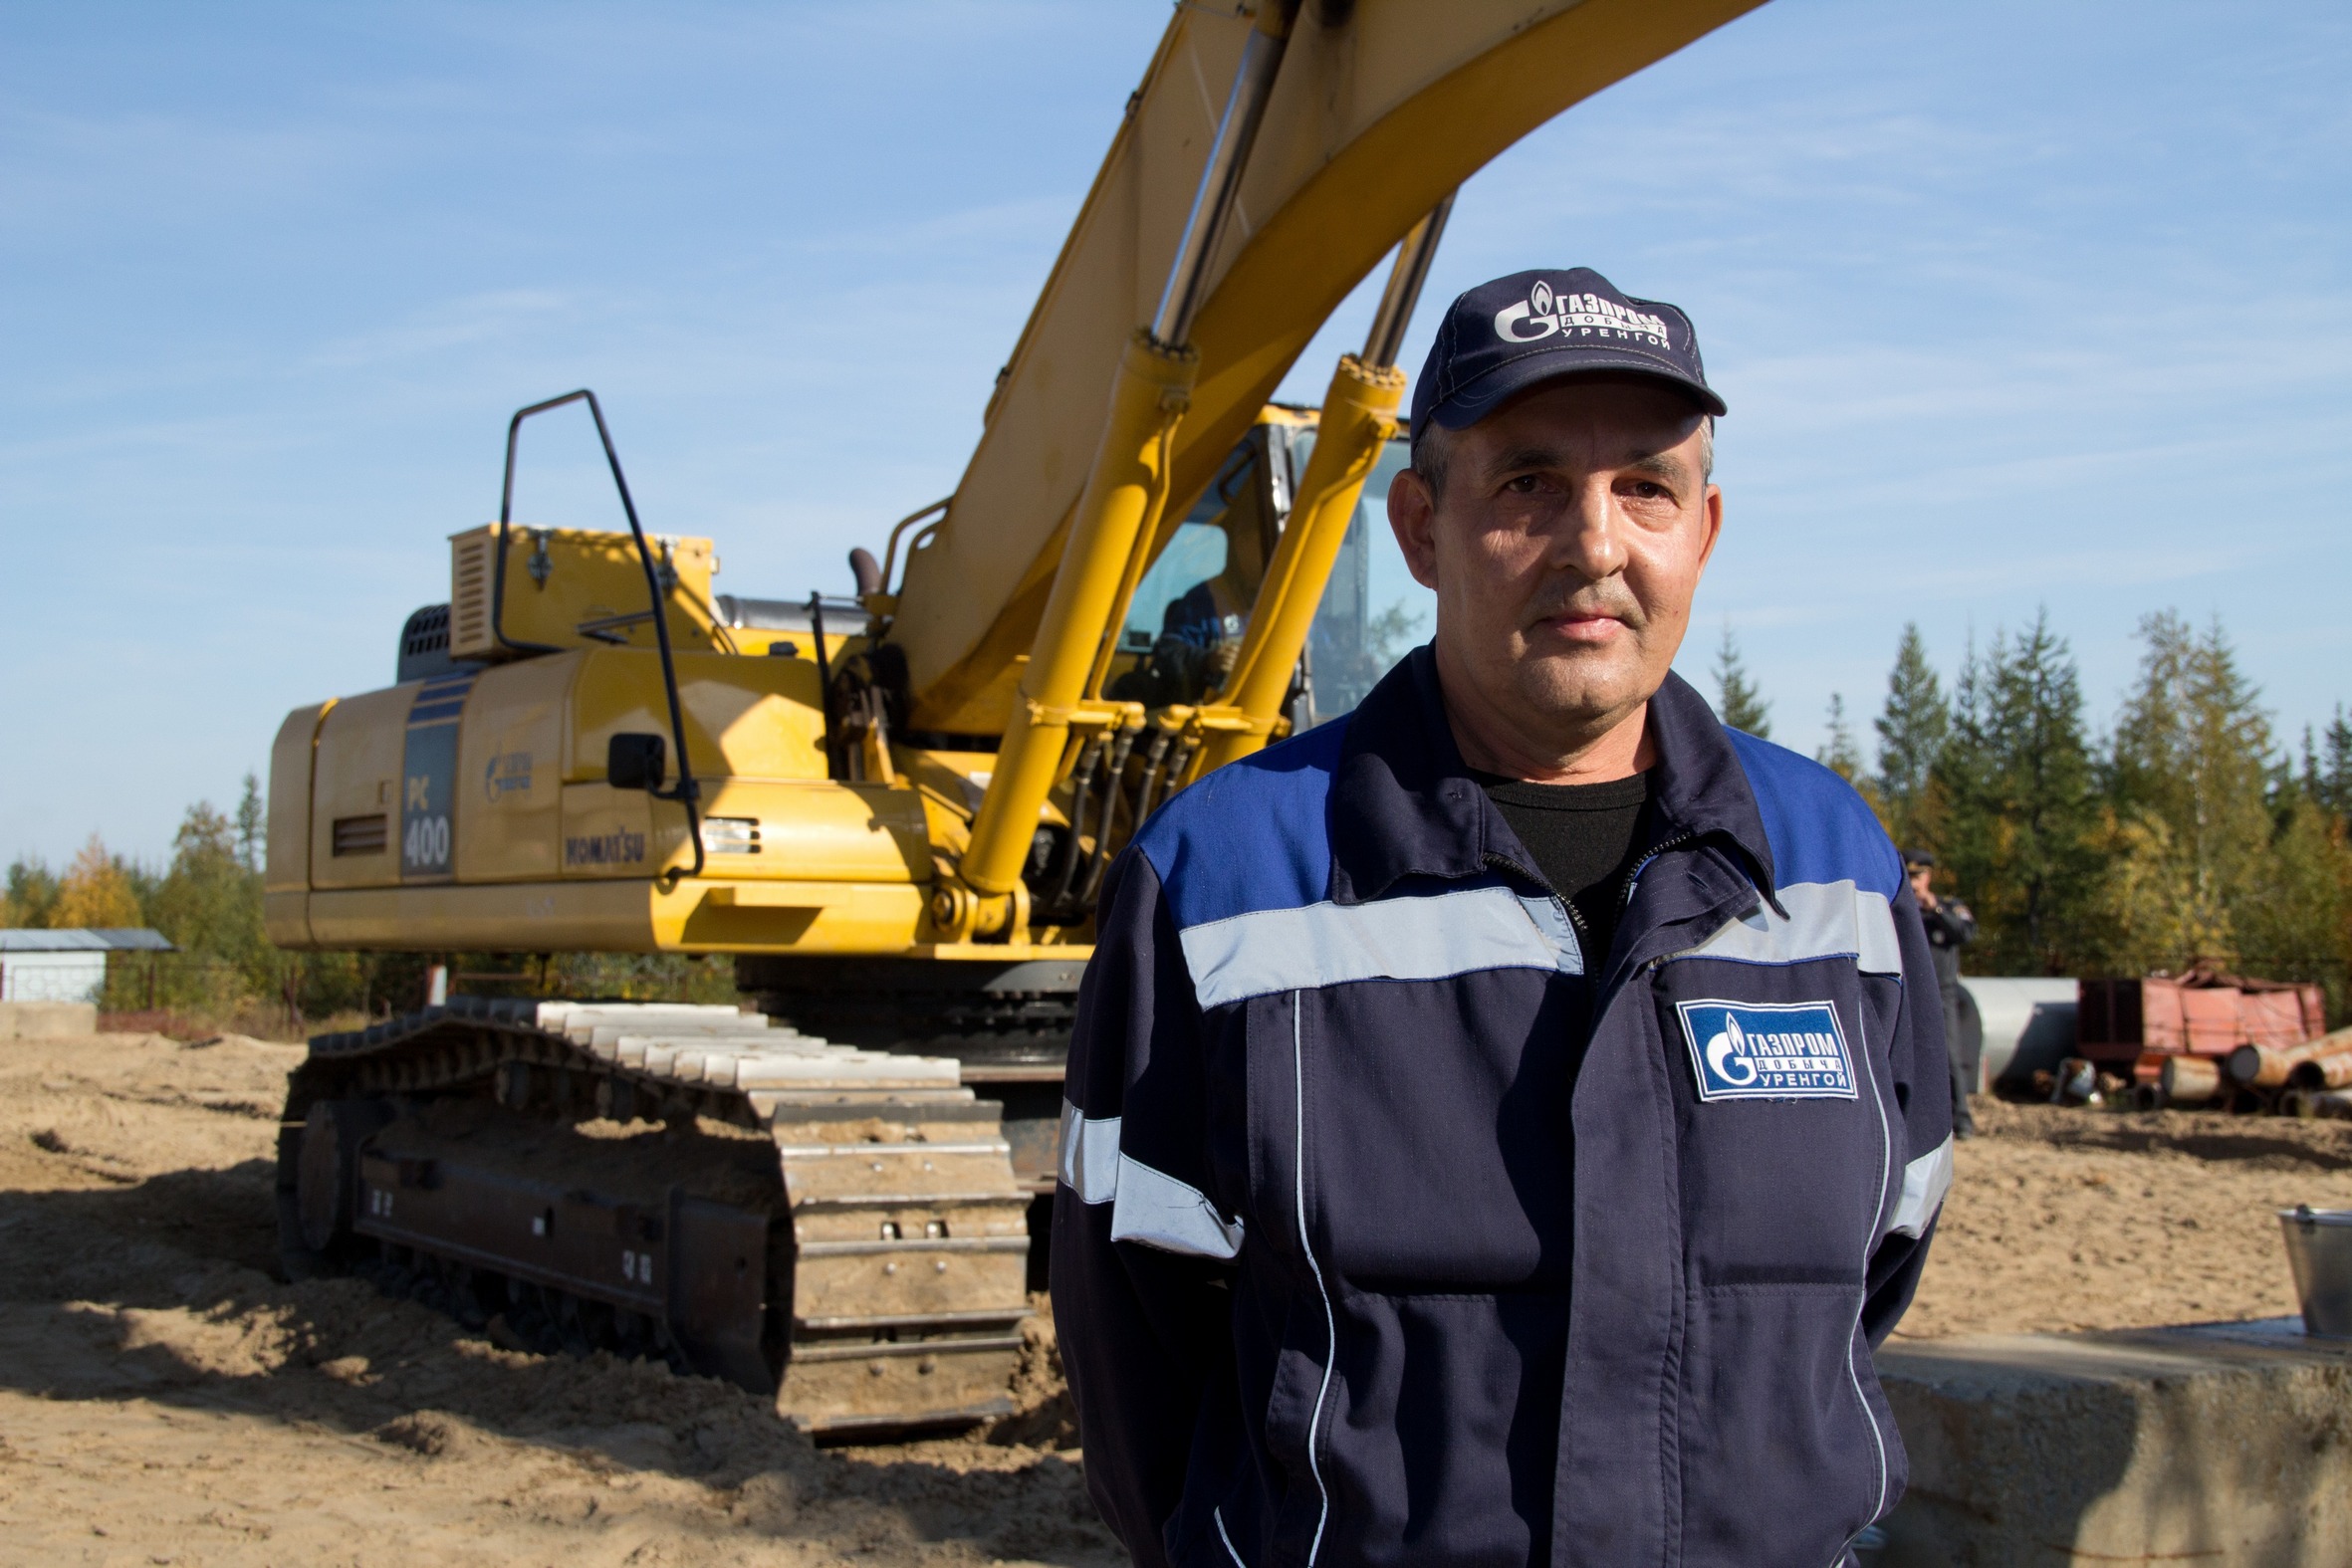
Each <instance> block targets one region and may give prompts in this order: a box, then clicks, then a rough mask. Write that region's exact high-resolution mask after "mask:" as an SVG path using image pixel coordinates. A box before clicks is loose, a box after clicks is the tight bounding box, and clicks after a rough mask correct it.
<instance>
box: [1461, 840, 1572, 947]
mask: <svg viewBox="0 0 2352 1568" xmlns="http://www.w3.org/2000/svg"><path fill="white" fill-rule="evenodd" d="M1479 859H1480V860H1481V861H1483V862H1484V863H1485V864H1487V865H1491V866H1499V867H1501V868H1502V869H1503V870H1506V871H1509V872H1510V873H1511V874H1512V875H1514V876H1516V877H1518V878H1519V879H1520V880H1521V881H1523V882H1531V883H1533V884H1534V885H1535V886H1537V887H1539V888H1541V889H1543V891H1544V892H1545V893H1547V894H1549V895H1550V897H1551V907H1552V908H1554V909H1556V910H1558V911H1559V912H1560V913H1561V914H1562V915H1564V916H1565V917H1567V922H1568V929H1569V930H1570V931H1573V932H1575V933H1576V951H1577V953H1578V954H1579V955H1580V956H1585V957H1586V959H1587V968H1589V967H1590V960H1589V955H1588V953H1587V950H1588V948H1589V946H1590V942H1591V937H1592V933H1591V931H1589V930H1588V929H1586V927H1585V925H1584V917H1583V916H1582V915H1581V914H1579V913H1577V910H1576V906H1575V905H1573V904H1571V903H1569V902H1568V901H1567V900H1566V899H1564V898H1562V897H1560V896H1559V893H1558V892H1557V890H1555V889H1554V888H1553V887H1552V885H1551V884H1550V883H1549V882H1548V881H1546V880H1544V879H1543V878H1542V877H1540V876H1537V875H1536V874H1535V873H1534V872H1532V871H1529V869H1528V868H1527V867H1526V866H1523V865H1521V864H1520V863H1519V862H1518V861H1516V860H1514V859H1512V858H1510V857H1509V856H1507V855H1498V854H1494V853H1488V854H1484V855H1481V856H1480V857H1479Z"/></svg>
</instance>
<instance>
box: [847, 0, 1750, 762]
mask: <svg viewBox="0 0 2352 1568" xmlns="http://www.w3.org/2000/svg"><path fill="white" fill-rule="evenodd" d="M1279 3H1280V0H1259V4H1260V5H1262V6H1268V7H1273V6H1276V5H1278V4H1279ZM1758 3H1760V0H1580V3H1579V0H1532V3H1530V0H1446V3H1445V4H1442V5H1441V4H1431V3H1429V0H1359V3H1356V4H1352V5H1349V4H1327V3H1309V4H1307V5H1305V6H1304V7H1303V8H1301V9H1300V10H1299V11H1298V12H1297V14H1296V15H1295V17H1294V18H1292V19H1290V20H1289V27H1288V34H1289V36H1288V39H1287V43H1286V47H1285V48H1284V49H1283V51H1282V57H1281V62H1280V68H1279V70H1278V71H1277V72H1276V73H1275V75H1274V78H1273V82H1272V86H1271V91H1270V92H1269V94H1268V96H1267V99H1266V103H1265V106H1264V118H1263V121H1262V123H1261V124H1260V126H1259V128H1258V131H1257V135H1256V137H1255V141H1254V144H1253V145H1252V146H1251V147H1250V148H1249V152H1248V157H1247V159H1246V163H1245V165H1244V167H1243V168H1242V169H1241V171H1240V177H1239V182H1238V186H1237V188H1236V191H1235V194H1234V200H1233V204H1232V212H1231V217H1230V221H1229V222H1227V223H1226V224H1225V225H1224V227H1223V231H1222V233H1221V234H1220V235H1219V237H1218V243H1217V246H1216V249H1215V251H1214V253H1213V254H1210V255H1208V256H1207V257H1205V258H1203V259H1202V261H1201V276H1200V279H1199V284H1198V287H1199V292H1200V303H1199V306H1198V310H1197V314H1196V316H1195V318H1194V322H1193V326H1192V330H1191V332H1190V334H1189V335H1188V336H1189V342H1188V343H1187V344H1184V345H1183V346H1189V347H1190V348H1191V349H1192V350H1193V351H1194V352H1196V353H1197V354H1198V366H1197V369H1196V370H1195V372H1194V375H1193V379H1192V384H1191V388H1190V394H1189V407H1188V408H1187V410H1186V411H1185V413H1184V416H1183V418H1182V420H1181V422H1180V423H1179V424H1178V425H1177V426H1176V428H1175V430H1174V433H1173V443H1172V447H1171V450H1170V452H1169V457H1168V472H1167V475H1166V479H1165V488H1166V492H1167V497H1168V498H1169V499H1170V500H1172V501H1173V502H1175V503H1177V504H1176V505H1174V506H1169V507H1166V508H1164V509H1163V515H1166V514H1175V515H1181V510H1182V508H1181V503H1183V502H1184V501H1187V500H1189V499H1190V498H1191V497H1192V496H1194V495H1197V494H1198V493H1199V492H1200V491H1201V489H1202V488H1203V487H1204V486H1205V485H1206V484H1207V482H1208V480H1209V478H1210V476H1211V474H1212V473H1213V472H1215V470H1216V468H1217V466H1218V464H1219V463H1220V462H1221V461H1222V460H1223V458H1224V457H1225V454H1226V453H1227V452H1228V451H1229V450H1230V449H1231V448H1232V446H1233V445H1234V443H1235V441H1237V440H1238V439H1239V438H1240V437H1241V435H1242V434H1243V433H1244V432H1245V431H1246V430H1247V429H1248V428H1249V426H1250V423H1251V421H1252V420H1253V419H1254V418H1255V417H1256V415H1257V413H1258V410H1259V409H1260V408H1261V407H1262V406H1263V405H1264V403H1265V401H1266V399H1267V398H1268V397H1269V396H1271V395H1272V393H1273V391H1274V389H1275V387H1276V386H1277V384H1278V383H1280V381H1281V380H1282V378H1283V376H1284V375H1285V374H1286V373H1288V371H1289V370H1290V368H1291V365H1292V364H1293V362H1294V360H1295V359H1296V358H1297V356H1298V354H1299V352H1300V351H1301V350H1302V349H1303V348H1304V347H1305V346H1306V343H1307V341H1308V339H1309V338H1311V337H1312V336H1313V335H1314V334H1315V332H1316V331H1317V329H1319V328H1320V327H1321V326H1322V324H1323V322H1324V321H1325V319H1326V318H1328V317H1329V315H1330V314H1331V312H1332V311H1333V310H1334V309H1336V308H1337V307H1338V305H1339V303H1340V302H1341V301H1342V300H1343V299H1345V298H1346V296H1347V294H1348V292H1349V291H1350V290H1352V289H1353V288H1354V287H1355V286H1356V284H1357V283H1359V282H1360V281H1361V280H1362V279H1363V278H1365V277H1366V276H1367V275H1368V274H1369V273H1370V272H1371V271H1372V269H1373V268H1374V267H1375V266H1377V265H1378V264H1379V262H1380V260H1381V258H1382V256H1383V255H1385V254H1386V253H1387V252H1388V251H1389V250H1391V249H1392V248H1393V247H1395V246H1396V245H1397V243H1398V241H1399V240H1400V239H1401V238H1402V237H1403V236H1404V235H1405V234H1406V233H1407V231H1408V230H1410V229H1412V228H1413V226H1414V225H1415V224H1416V223H1418V222H1420V221H1421V219H1422V218H1423V217H1425V216H1426V215H1427V214H1428V213H1429V212H1430V211H1431V210H1432V209H1433V208H1435V207H1436V206H1437V205H1438V204H1439V203H1440V202H1441V201H1443V200H1445V199H1446V198H1447V197H1448V196H1449V195H1450V194H1451V193H1452V192H1453V191H1454V190H1455V188H1456V187H1458V186H1459V185H1461V184H1462V182H1463V181H1464V180H1465V179H1467V178H1468V177H1469V176H1470V175H1471V174H1473V173H1475V172H1477V170H1478V169H1480V168H1481V167H1483V166H1484V165H1485V164H1486V163H1487V162H1488V161H1490V160H1491V159H1493V158H1494V157H1495V156H1496V155H1497V154H1499V153H1501V152H1502V151H1503V150H1504V149H1505V148H1506V147H1508V146H1510V145H1511V144H1512V143H1513V142H1515V141H1517V140H1518V139H1519V138H1520V137H1522V136H1524V135H1526V134H1527V133H1528V132H1529V131H1530V130H1532V129H1534V128H1535V127H1536V126H1538V125H1540V124H1542V123H1543V122H1544V121H1545V120H1547V119H1549V118H1551V117H1552V116H1553V115H1555V114H1557V113H1558V112H1560V111H1562V110H1564V109H1566V108H1567V107H1568V106H1570V105H1572V104H1575V103H1578V102H1580V101H1581V100H1583V99H1585V98H1588V97H1590V96H1591V95H1593V94H1595V93H1597V92H1599V91H1601V90H1602V89H1603V88H1606V87H1608V86H1609V85H1610V84H1611V83H1614V82H1617V81H1619V80H1622V79H1623V78H1625V77H1628V76H1631V75H1632V74H1634V73H1635V72H1637V71H1639V70H1641V69H1642V68H1643V67H1644V66H1647V65H1649V64H1651V63H1652V62H1654V61H1656V60H1659V59H1662V58H1663V57H1665V56H1667V55H1669V54H1672V53H1673V52H1674V51H1675V50H1677V49H1680V48H1681V47H1683V46H1684V45H1685V44H1688V43H1690V42H1692V41H1693V40H1694V39H1697V38H1699V37H1701V36H1703V35H1705V34H1706V33H1708V32H1711V31H1713V30H1714V29H1715V28H1717V27H1720V26H1722V25H1723V24H1724V23H1726V22H1729V21H1731V20H1732V19H1733V18H1735V17H1737V16H1740V15H1741V14H1743V13H1745V12H1747V11H1749V10H1751V9H1753V8H1754V7H1755V5H1756V4H1758ZM1260 21H1261V19H1260V18H1258V17H1257V16H1255V15H1254V14H1253V11H1252V8H1250V7H1247V6H1236V7H1231V8H1227V7H1215V6H1210V5H1205V4H1192V3H1186V4H1182V5H1179V6H1178V7H1177V8H1176V12H1175V15H1174V17H1173V18H1172V19H1171V21H1170V22H1169V25H1168V30H1167V33H1166V35H1165V36H1164V37H1163V38H1162V39H1161V41H1160V46H1159V49H1158V51H1157V53H1156V54H1154V56H1153V57H1152V61H1151V65H1150V67H1149V69H1148V70H1147V71H1146V72H1145V73H1144V78H1143V83H1142V86H1141V87H1139V88H1138V89H1137V90H1136V91H1135V94H1134V96H1133V97H1132V98H1131V99H1130V100H1129V101H1128V104H1127V108H1126V112H1125V114H1124V117H1123V119H1122V120H1121V122H1120V125H1119V128H1118V132H1117V134H1116V135H1115V136H1114V137H1113V139H1112V142H1111V146H1110V149H1109V152H1108V154H1107V155H1106V156H1105V157H1104V159H1103V162H1102V167H1101V169H1100V171H1099V172H1098V173H1097V174H1096V175H1095V178H1094V184H1093V187H1092V189H1091V190H1090V191H1088V193H1087V196H1086V200H1085V203H1084V205H1083V206H1082V207H1081V208H1080V209H1079V212H1078V216H1077V221H1076V222H1075V223H1074V224H1073V225H1072V226H1071V228H1070V232H1069V236H1068V238H1067V239H1066V240H1065V241H1064V242H1063V245H1062V249H1061V254H1060V256H1059V258H1058V260H1057V261H1056V263H1055V266H1054V270H1053V273H1052V274H1051V276H1049V278H1048V279H1047V281H1046V286H1045V289H1044V291H1043V293H1042V294H1041V295H1040V297H1039V300H1038V304H1037V307H1036V309H1035V310H1034V311H1033V312H1032V313H1031V316H1030V319H1029V322H1028V325H1027V326H1026V327H1025V328H1024V329H1023V331H1022V334H1021V337H1020V340H1019V341H1018V342H1017V343H1016V344H1015V346H1014V349H1013V354H1012V357H1011V359H1010V360H1009V361H1008V362H1007V364H1006V366H1005V369H1004V371H1003V372H1002V374H1001V376H1000V379H999V382H998V385H997V388H996V391H995V393H994V395H993V396H992V397H991V398H990V399H989V404H988V411H987V418H986V428H985V430H984V432H983V434H982V436H981V439H980V444H979V446H978V448H977V449H976V450H975V451H974V453H973V455H972V460H971V462H970V464H969V465H968V466H967V467H966V468H965V470H964V474H963V478H962V480H961V481H960V482H959V483H958V485H957V487H956V490H955V494H954V497H953V499H952V501H951V502H950V504H949V506H948V508H947V512H946V515H945V517H944V518H943V519H942V521H941V522H940V523H939V525H938V527H937V529H936V530H935V531H934V532H932V533H931V534H930V536H929V537H928V539H927V540H925V542H924V543H923V544H922V546H921V548H919V549H916V550H914V551H912V552H911V553H910V554H909V557H908V559H907V563H906V570H905V576H904V581H903V584H902V585H901V587H900V588H899V591H898V592H897V594H896V596H895V603H894V605H893V607H892V609H893V612H892V618H891V623H890V627H889V631H888V633H887V635H888V637H889V638H890V640H891V641H893V642H895V643H896V644H897V645H898V646H899V647H900V648H901V649H902V650H903V651H904V654H905V659H906V678H907V686H908V695H909V697H910V698H911V702H910V706H909V714H910V720H909V722H910V723H911V724H912V725H913V726H914V727H915V728H918V729H921V730H927V731H939V732H947V733H956V732H966V733H972V734H988V735H994V734H998V733H1001V732H1002V731H1003V730H1004V729H1005V727H1006V725H1007V722H1008V720H1009V719H1010V718H1011V717H1012V714H1013V712H1014V707H1015V691H1016V688H1017V687H1018V685H1019V683H1020V679H1021V673H1022V670H1023V667H1024V666H1025V664H1026V663H1027V662H1028V661H1029V660H1030V659H1031V658H1032V657H1034V656H1035V653H1036V649H1035V644H1036V641H1037V636H1038V629H1039V625H1040V622H1041V620H1042V618H1043V615H1044V611H1045V607H1046V601H1047V599H1048V597H1049V596H1050V594H1051V592H1052V589H1053V584H1054V579H1055V576H1056V573H1057V571H1058V569H1059V568H1060V567H1061V565H1062V560H1063V552H1064V548H1065V546H1066V544H1067V541H1068V539H1069V535H1070V527H1071V523H1072V521H1073V518H1074V515H1075V513H1076V510H1077V504H1078V501H1079V497H1080V495H1081V493H1082V492H1083V491H1084V490H1085V488H1086V483H1087V479H1088V477H1089V475H1090V474H1091V473H1092V472H1093V470H1094V466H1095V460H1096V456H1097V453H1098V451H1099V449H1100V448H1101V445H1102V439H1103V436H1104V433H1105V430H1106V427H1107V425H1108V424H1109V420H1110V415H1111V408H1110V392H1111V387H1112V384H1113V381H1114V378H1115V376H1116V372H1117V370H1118V365H1119V360H1120V356H1121V354H1122V353H1123V352H1125V350H1126V348H1127V345H1128V343H1129V340H1130V338H1131V336H1132V335H1133V334H1134V332H1135V331H1136V330H1137V329H1138V328H1142V327H1144V326H1146V325H1147V324H1148V323H1150V322H1151V321H1152V319H1153V316H1154V313H1155V309H1156V307H1157V304H1158V302H1159V301H1160V299H1161V297H1162V295H1163V294H1164V293H1165V292H1166V290H1167V287H1168V284H1169V281H1170V273H1171V270H1172V269H1173V268H1174V267H1175V265H1176V262H1177V256H1178V248H1179V245H1180V244H1181V242H1182V241H1183V239H1184V236H1185V233H1186V225H1187V219H1188V218H1189V217H1190V216H1191V215H1192V212H1193V209H1194V206H1195V204H1196V202H1197V200H1198V199H1199V198H1200V195H1201V190H1202V177H1201V176H1202V173H1203V169H1204V166H1205V164H1206V163H1207V161H1208V158H1209V155H1210V151H1211V149H1212V148H1213V147H1214V146H1215V145H1216V142H1217V132H1218V127H1219V123H1220V119H1221V117H1222V115H1223V113H1224V111H1225V107H1226V105H1227V103H1228V101H1229V99H1230V97H1231V94H1232V88H1233V85H1234V83H1235V80H1236V76H1237V73H1238V70H1239V68H1240V66H1241V64H1242V59H1243V54H1244V50H1245V47H1246V46H1247V45H1248V43H1249V40H1250V38H1251V36H1252V34H1253V32H1255V31H1258V30H1259V26H1260ZM1568 177H1572V176H1571V175H1569V174H1567V173H1566V171H1563V178H1568ZM1317 586H1319V584H1317ZM1092 632H1093V634H1094V635H1097V636H1098V635H1101V629H1100V628H1098V627H1097V628H1092Z"/></svg>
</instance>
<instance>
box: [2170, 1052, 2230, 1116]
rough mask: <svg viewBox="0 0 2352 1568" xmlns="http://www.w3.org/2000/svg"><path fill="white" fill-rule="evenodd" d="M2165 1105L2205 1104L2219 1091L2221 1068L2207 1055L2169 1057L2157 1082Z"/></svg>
mask: <svg viewBox="0 0 2352 1568" xmlns="http://www.w3.org/2000/svg"><path fill="white" fill-rule="evenodd" d="M2158 1082H2159V1083H2160V1085H2161V1086H2162V1088H2163V1090H2164V1103H2165V1104H2167V1105H2205V1104H2208V1103H2210V1102H2211V1101H2212V1100H2213V1099H2214V1097H2215V1096H2217V1095H2219V1094H2220V1093H2221V1092H2222V1068H2221V1064H2220V1063H2218V1062H2216V1061H2215V1060H2214V1059H2213V1058H2212V1057H2210V1056H2168V1057H2166V1058H2165V1063H2164V1072H2163V1076H2162V1077H2161V1078H2160V1079H2159V1080H2158Z"/></svg>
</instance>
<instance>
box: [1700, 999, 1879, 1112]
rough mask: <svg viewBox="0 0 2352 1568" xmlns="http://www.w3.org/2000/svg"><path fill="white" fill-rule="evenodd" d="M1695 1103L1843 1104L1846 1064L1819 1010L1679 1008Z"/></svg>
mask: <svg viewBox="0 0 2352 1568" xmlns="http://www.w3.org/2000/svg"><path fill="white" fill-rule="evenodd" d="M1676 1010H1677V1011H1679V1012H1680V1013H1681V1014H1682V1027H1683V1037H1684V1038H1685V1039H1686V1040H1687V1041H1688V1042H1689V1044H1690V1047H1691V1067H1692V1070H1693V1071H1694V1072H1696V1073H1697V1074H1698V1078H1699V1098H1700V1099H1702V1100H1850V1099H1852V1098H1854V1064H1853V1059H1852V1057H1850V1056H1849V1055H1847V1053H1846V1039H1845V1031H1844V1030H1843V1029H1841V1028H1839V1027H1838V1023H1837V1009H1836V1008H1833V1007H1831V1006H1830V1005H1829V1004H1828V1003H1826V1002H1777V1003H1764V1002H1684V1003H1678V1004H1676Z"/></svg>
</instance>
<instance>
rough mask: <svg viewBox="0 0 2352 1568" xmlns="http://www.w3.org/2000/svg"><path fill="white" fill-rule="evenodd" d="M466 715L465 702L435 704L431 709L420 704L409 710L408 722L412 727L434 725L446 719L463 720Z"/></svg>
mask: <svg viewBox="0 0 2352 1568" xmlns="http://www.w3.org/2000/svg"><path fill="white" fill-rule="evenodd" d="M464 715H465V704H464V703H463V702H451V703H435V704H433V705H432V706H431V707H427V706H425V704H423V703H421V702H420V703H418V704H417V705H416V706H415V707H413V708H411V709H409V710H408V722H409V723H410V724H411V725H418V724H433V723H437V722H439V721H441V720H444V719H457V718H462V717H464Z"/></svg>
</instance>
